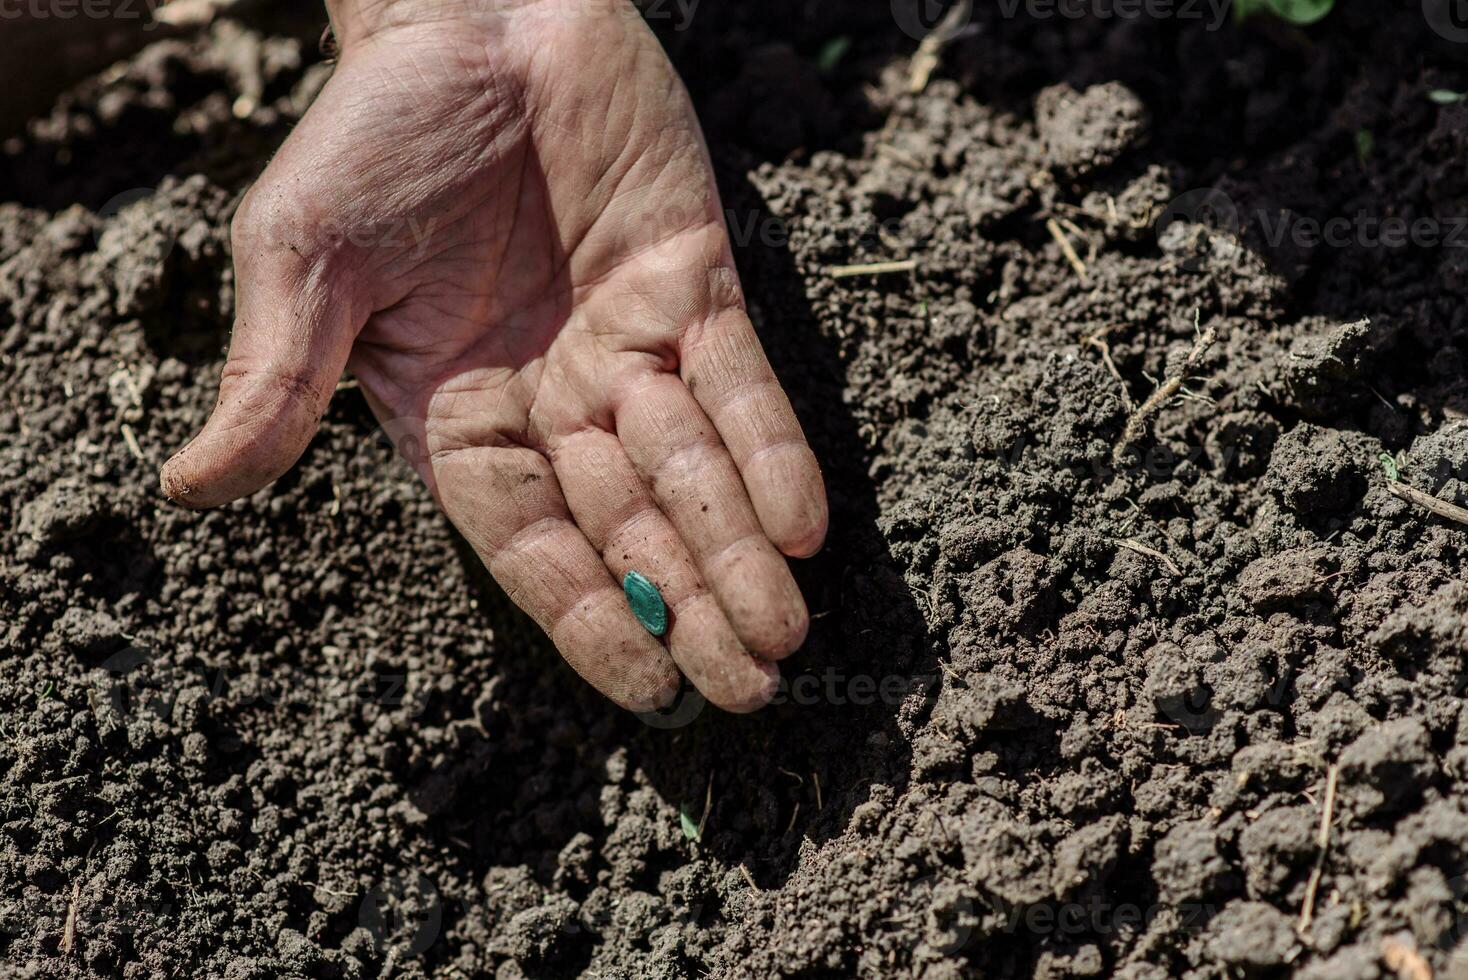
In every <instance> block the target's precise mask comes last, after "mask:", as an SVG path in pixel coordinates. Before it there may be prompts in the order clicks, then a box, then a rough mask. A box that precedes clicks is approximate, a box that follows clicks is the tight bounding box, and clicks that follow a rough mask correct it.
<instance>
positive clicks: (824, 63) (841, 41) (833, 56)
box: [816, 34, 851, 75]
mask: <svg viewBox="0 0 1468 980" xmlns="http://www.w3.org/2000/svg"><path fill="white" fill-rule="evenodd" d="M850 50H851V38H849V37H847V36H846V35H845V34H843V35H841V36H840V37H833V38H831V40H829V41H827V42H826V43H825V44H823V45H821V50H820V52H819V53H818V54H817V55H816V70H817V71H819V72H820V73H821V74H822V75H829V74H831V73H832V72H834V71H835V70H836V66H837V65H839V64H841V59H842V58H844V57H846V52H848V51H850Z"/></svg>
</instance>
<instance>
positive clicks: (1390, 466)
mask: <svg viewBox="0 0 1468 980" xmlns="http://www.w3.org/2000/svg"><path fill="white" fill-rule="evenodd" d="M1376 458H1377V459H1379V460H1381V468H1382V469H1384V470H1386V478H1387V479H1388V480H1390V481H1392V482H1393V483H1397V482H1398V481H1399V480H1400V479H1401V477H1400V476H1399V475H1398V472H1397V461H1396V460H1395V459H1392V454H1391V453H1381V454H1380V455H1379V456H1377V457H1376Z"/></svg>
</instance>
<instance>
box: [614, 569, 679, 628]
mask: <svg viewBox="0 0 1468 980" xmlns="http://www.w3.org/2000/svg"><path fill="white" fill-rule="evenodd" d="M622 591H623V592H625V593H627V605H629V606H631V607H632V615H634V616H636V617H637V621H638V622H639V623H641V624H642V626H643V628H644V629H646V630H647V631H648V632H649V633H651V634H652V635H653V636H662V635H663V634H664V633H666V632H667V631H668V604H667V603H666V602H664V601H663V594H662V593H661V592H659V591H658V587H657V586H656V585H653V584H652V582H650V581H648V578H647V576H646V575H643V574H642V573H641V572H628V573H627V574H626V575H625V576H624V577H623V578H622Z"/></svg>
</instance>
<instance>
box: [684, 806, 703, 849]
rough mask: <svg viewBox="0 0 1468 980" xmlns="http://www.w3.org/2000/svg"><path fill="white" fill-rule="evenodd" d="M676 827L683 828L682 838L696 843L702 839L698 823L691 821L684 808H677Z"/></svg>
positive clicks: (691, 818) (686, 809)
mask: <svg viewBox="0 0 1468 980" xmlns="http://www.w3.org/2000/svg"><path fill="white" fill-rule="evenodd" d="M678 825H679V826H680V827H682V828H683V836H684V837H687V838H688V839H689V840H691V841H698V840H699V839H701V838H702V837H703V834H701V833H700V832H699V829H698V821H697V820H694V819H693V815H692V814H690V813H689V812H688V808H687V807H686V806H680V807H679V808H678Z"/></svg>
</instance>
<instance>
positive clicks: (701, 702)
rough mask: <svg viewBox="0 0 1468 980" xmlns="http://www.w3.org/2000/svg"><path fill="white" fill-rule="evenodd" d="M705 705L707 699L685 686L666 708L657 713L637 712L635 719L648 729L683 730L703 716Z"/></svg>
mask: <svg viewBox="0 0 1468 980" xmlns="http://www.w3.org/2000/svg"><path fill="white" fill-rule="evenodd" d="M707 704H708V699H707V698H705V697H704V696H703V695H702V694H700V693H698V691H697V690H695V689H694V688H692V687H689V686H687V685H685V686H684V687H682V688H680V689H679V691H678V696H677V697H676V698H674V699H673V703H672V704H670V705H669V706H668V707H666V708H662V709H660V710H657V711H639V712H637V718H638V720H639V721H641V722H642V723H643V724H644V725H646V726H647V727H649V728H659V729H671V728H683V727H684V726H686V725H691V724H693V721H694V719H695V718H697V717H698V716H699V715H701V714H703V709H704V707H705V706H706V705H707Z"/></svg>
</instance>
